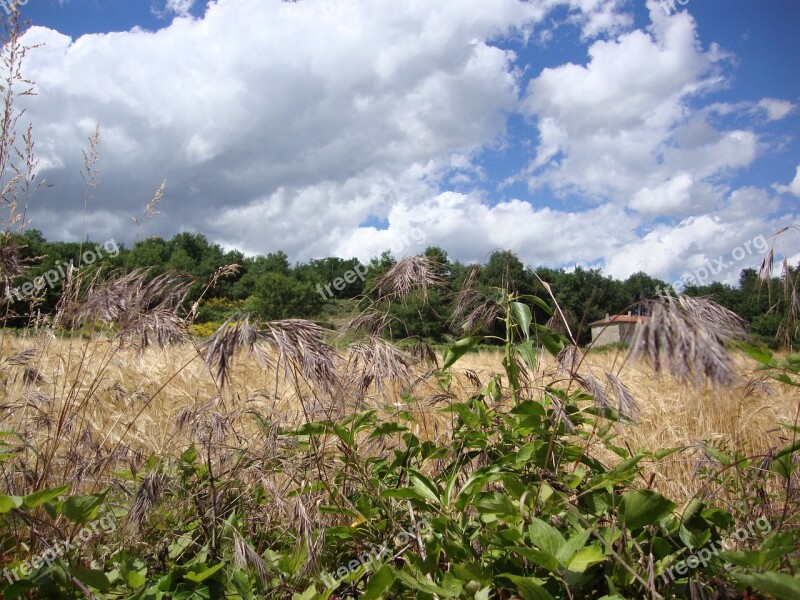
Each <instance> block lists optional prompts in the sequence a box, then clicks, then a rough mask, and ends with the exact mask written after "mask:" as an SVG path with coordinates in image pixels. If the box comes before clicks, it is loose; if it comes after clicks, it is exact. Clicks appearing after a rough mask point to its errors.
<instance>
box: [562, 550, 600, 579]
mask: <svg viewBox="0 0 800 600" xmlns="http://www.w3.org/2000/svg"><path fill="white" fill-rule="evenodd" d="M605 559H606V557H605V554H603V551H602V550H601V549H600V548H598V547H597V546H586V547H585V548H581V549H580V550H578V551H577V552H576V553H575V555H574V556H573V557H572V559H571V560H570V561H569V564H567V565H566V567H567V568H568V569H569V570H570V571H575V572H576V573H583V572H584V571H585V570H586V569H588V568H589V567H591V566H594V565H596V564H598V563H601V562H603V561H605Z"/></svg>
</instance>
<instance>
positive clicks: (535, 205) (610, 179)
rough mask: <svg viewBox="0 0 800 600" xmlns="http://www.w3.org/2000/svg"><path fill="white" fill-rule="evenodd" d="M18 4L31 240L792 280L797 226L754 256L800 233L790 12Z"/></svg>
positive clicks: (796, 4)
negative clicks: (33, 178) (28, 83)
mask: <svg viewBox="0 0 800 600" xmlns="http://www.w3.org/2000/svg"><path fill="white" fill-rule="evenodd" d="M18 1H19V0H18ZM6 2H7V3H8V2H10V0H6ZM2 6H3V4H2V3H0V14H3V12H4V10H3V8H2ZM17 6H18V8H19V11H20V13H21V15H22V16H23V18H25V19H28V20H29V21H30V28H29V29H28V30H27V32H26V33H25V35H24V37H23V42H24V43H25V44H27V45H29V46H36V47H33V48H32V49H31V50H30V51H29V52H28V54H27V56H26V59H25V63H24V66H23V72H24V75H25V76H26V77H27V78H28V79H30V80H32V81H34V82H35V90H36V95H35V96H30V97H24V98H19V99H18V101H17V106H18V108H24V109H25V113H24V115H23V118H22V119H21V120H20V122H19V125H20V127H26V126H27V125H28V124H29V123H30V124H31V125H32V127H33V136H34V139H35V141H36V146H35V149H36V156H37V158H38V160H39V163H38V167H37V175H38V177H39V178H40V179H44V180H46V182H47V185H46V186H42V187H41V188H40V189H39V190H38V191H37V192H36V194H35V195H34V196H33V197H32V198H31V200H30V208H29V209H28V216H29V217H30V219H31V220H32V222H31V225H30V226H31V227H34V228H36V229H39V230H41V231H42V232H43V233H44V234H45V236H46V237H47V238H48V239H59V240H78V239H82V238H85V237H88V238H90V239H91V240H94V241H97V242H102V241H105V240H109V239H114V240H116V241H118V242H124V243H127V244H130V243H131V242H132V241H133V240H135V239H141V238H143V237H148V236H154V235H158V236H163V237H171V236H172V235H174V234H175V233H177V232H180V231H191V232H199V233H202V234H204V235H205V236H206V237H207V238H208V239H209V240H210V241H212V242H216V243H219V244H221V245H223V246H224V247H225V248H228V249H232V248H236V249H239V250H241V251H243V252H245V253H247V254H254V253H268V252H274V251H277V250H283V251H284V252H286V253H287V254H288V255H289V258H290V260H292V261H293V262H294V261H304V260H308V259H310V258H320V257H325V256H341V257H344V258H349V257H357V258H359V259H361V260H368V259H369V258H370V257H373V256H377V255H379V254H380V253H381V252H382V251H383V250H386V249H390V250H392V252H393V253H394V254H395V256H397V257H401V256H404V255H408V254H415V253H419V252H421V251H422V250H424V248H425V247H426V246H431V245H438V246H441V247H442V248H444V249H445V250H447V251H448V253H449V255H450V257H451V258H452V259H459V260H462V261H473V260H481V259H483V258H485V257H486V255H487V254H488V253H489V252H491V251H492V250H494V249H497V248H504V249H509V250H512V251H514V252H515V253H517V254H518V255H519V256H520V258H521V259H522V260H523V261H524V262H525V263H526V264H528V265H530V266H531V267H534V268H535V267H537V266H550V267H562V268H565V269H572V268H574V267H575V266H576V265H581V266H584V267H587V268H600V269H602V270H603V272H604V273H606V274H609V275H612V276H614V277H618V278H625V277H627V276H628V275H630V274H631V273H634V272H637V271H645V272H647V273H648V274H650V275H653V276H657V277H660V278H662V279H665V280H667V281H677V280H679V279H686V278H687V277H689V276H691V275H694V277H695V280H699V281H700V282H701V283H704V282H707V281H711V280H719V281H724V282H728V283H735V282H736V281H737V279H738V273H739V271H740V269H742V268H745V267H757V266H758V265H759V264H760V262H761V259H762V255H763V253H764V251H765V249H766V247H767V245H769V244H771V243H772V242H773V241H774V242H775V244H776V253H777V254H778V255H779V256H781V255H785V256H786V257H787V258H788V260H789V261H790V262H791V263H792V264H795V263H797V262H798V261H800V243H799V242H800V234H798V230H796V229H790V230H789V231H788V232H786V233H784V234H783V235H781V236H778V237H777V238H773V234H774V233H775V232H776V231H779V230H780V229H781V228H784V227H788V226H791V225H793V224H798V223H800V218H798V212H800V210H798V209H799V207H800V69H798V67H797V65H798V64H800V44H799V43H798V42H797V34H798V32H800V1H798V0H759V1H758V2H755V1H753V0H529V1H527V2H523V1H521V0H436V1H435V2H431V1H428V0H406V1H398V0H299V1H295V2H283V1H280V0H217V1H215V2H203V1H196V0H195V1H193V0H167V1H166V2H165V1H164V0H141V1H140V0H27V2H25V3H22V2H19V4H18V5H17ZM98 123H99V125H100V131H101V134H100V135H101V138H100V144H99V153H100V158H99V161H98V163H97V167H98V169H99V171H100V175H99V181H100V185H99V186H98V187H97V188H96V189H92V190H90V193H89V199H88V201H87V202H84V200H85V195H86V193H85V192H86V190H85V184H84V180H83V179H82V177H81V170H82V167H83V153H82V152H83V151H84V150H85V149H86V148H87V147H88V138H89V137H90V136H91V134H92V133H93V132H94V130H95V128H96V126H97V124H98ZM164 180H166V184H165V186H164V194H163V197H162V199H161V201H160V204H159V206H158V209H159V210H160V214H159V215H158V216H156V217H155V218H154V219H152V220H148V221H144V220H143V219H142V216H143V212H144V209H145V206H146V205H147V203H148V202H149V201H150V199H151V198H152V197H153V195H154V193H155V191H156V190H157V189H158V188H159V186H160V184H161V183H162V181H164ZM132 217H133V218H136V219H138V221H139V223H138V224H137V223H135V222H134V221H133V219H132Z"/></svg>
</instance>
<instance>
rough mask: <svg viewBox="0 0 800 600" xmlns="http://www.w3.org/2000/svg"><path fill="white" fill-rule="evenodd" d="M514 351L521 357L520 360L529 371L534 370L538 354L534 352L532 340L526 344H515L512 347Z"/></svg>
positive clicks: (534, 347)
mask: <svg viewBox="0 0 800 600" xmlns="http://www.w3.org/2000/svg"><path fill="white" fill-rule="evenodd" d="M514 351H515V352H516V353H517V354H519V355H520V356H521V357H522V360H523V361H524V362H525V364H526V365H528V367H529V368H530V369H531V370H533V371H535V370H536V363H537V354H538V352H537V350H536V344H534V342H533V340H528V341H527V342H523V343H521V344H517V345H516V346H514Z"/></svg>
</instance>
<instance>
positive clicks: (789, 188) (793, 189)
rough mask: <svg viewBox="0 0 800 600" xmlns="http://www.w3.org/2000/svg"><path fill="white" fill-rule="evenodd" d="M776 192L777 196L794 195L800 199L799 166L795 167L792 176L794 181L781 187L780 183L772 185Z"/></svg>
mask: <svg viewBox="0 0 800 600" xmlns="http://www.w3.org/2000/svg"><path fill="white" fill-rule="evenodd" d="M772 187H773V188H774V189H775V191H776V192H778V193H779V194H794V195H795V196H797V197H798V198H800V165H797V170H796V171H795V174H794V179H792V181H791V183H790V184H789V185H782V184H780V183H776V184H773V186H772Z"/></svg>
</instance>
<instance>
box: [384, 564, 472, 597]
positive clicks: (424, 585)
mask: <svg viewBox="0 0 800 600" xmlns="http://www.w3.org/2000/svg"><path fill="white" fill-rule="evenodd" d="M389 568H390V569H391V570H392V574H393V575H394V576H395V577H396V578H397V579H398V580H399V581H400V582H401V583H402V584H403V585H405V586H406V587H408V588H411V589H412V590H417V591H419V592H423V593H426V594H436V595H438V596H440V597H442V598H457V597H458V596H459V595H460V593H461V590H460V589H452V590H451V589H445V588H443V587H440V586H438V585H436V584H435V583H433V582H431V581H428V579H427V578H426V577H425V576H424V575H423V574H422V573H420V572H418V571H416V570H413V569H410V570H403V571H399V570H397V569H395V568H394V567H389Z"/></svg>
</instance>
